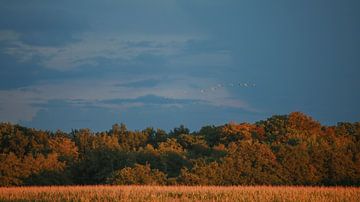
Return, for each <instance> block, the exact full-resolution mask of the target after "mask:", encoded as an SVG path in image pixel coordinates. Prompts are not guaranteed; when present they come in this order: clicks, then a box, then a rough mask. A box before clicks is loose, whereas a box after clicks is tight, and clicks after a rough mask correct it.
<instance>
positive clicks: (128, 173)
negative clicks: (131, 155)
mask: <svg viewBox="0 0 360 202" xmlns="http://www.w3.org/2000/svg"><path fill="white" fill-rule="evenodd" d="M107 182H108V183H110V184H113V185H131V184H138V185H144V184H145V185H164V184H165V183H166V175H165V174H164V173H163V172H160V171H159V170H157V169H153V170H152V169H151V168H150V165H149V164H146V165H140V164H135V166H134V167H126V168H123V169H120V170H117V171H115V172H114V173H113V174H112V176H111V177H110V178H108V180H107Z"/></svg>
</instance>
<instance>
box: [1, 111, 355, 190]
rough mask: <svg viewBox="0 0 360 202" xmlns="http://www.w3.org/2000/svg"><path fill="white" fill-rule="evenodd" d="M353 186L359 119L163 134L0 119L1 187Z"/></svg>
mask: <svg viewBox="0 0 360 202" xmlns="http://www.w3.org/2000/svg"><path fill="white" fill-rule="evenodd" d="M71 184H76V185H93V184H116V185H129V184H148V185H226V186H231V185H343V186H359V185H360V122H355V123H338V124H337V125H336V126H322V125H321V124H320V123H319V122H317V121H315V120H313V119H312V118H311V117H309V116H307V115H304V114H302V113H300V112H294V113H291V114H289V115H280V116H278V115H277V116H272V117H270V118H268V119H267V120H264V121H259V122H256V123H254V124H250V123H240V124H238V123H234V122H232V123H229V124H225V125H222V126H204V127H203V128H201V129H200V130H199V131H196V132H192V133H190V131H189V129H187V128H186V127H184V126H180V127H177V128H174V129H173V130H172V131H170V132H169V133H167V132H165V131H163V130H161V129H157V130H155V129H153V128H146V129H144V130H142V131H131V130H128V129H127V128H126V126H125V125H124V124H120V125H119V124H115V125H113V127H112V129H110V130H109V131H104V132H98V133H94V132H92V131H91V130H90V129H80V130H73V131H72V132H71V133H64V132H62V131H56V132H51V131H41V130H35V129H31V128H26V127H22V126H19V125H12V124H9V123H2V124H0V186H18V185H71Z"/></svg>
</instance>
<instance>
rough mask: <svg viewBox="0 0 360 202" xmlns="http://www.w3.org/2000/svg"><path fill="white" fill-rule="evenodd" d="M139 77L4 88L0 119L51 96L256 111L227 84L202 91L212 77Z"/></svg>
mask: <svg viewBox="0 0 360 202" xmlns="http://www.w3.org/2000/svg"><path fill="white" fill-rule="evenodd" d="M161 78H162V77H159V78H157V79H156V78H151V79H153V80H159V79H161ZM140 80H141V79H140ZM138 81H139V79H138V80H129V81H128V85H126V82H125V83H123V85H120V86H119V85H118V84H119V83H118V80H117V79H110V78H109V79H108V80H106V79H98V80H96V79H95V80H94V79H92V80H87V79H83V80H79V79H73V80H68V81H67V82H64V83H60V82H55V83H41V84H35V85H32V86H29V87H25V88H19V89H16V90H3V91H0V106H3V109H2V113H0V120H13V121H16V120H31V119H32V118H33V117H34V116H36V113H37V112H38V111H39V110H40V109H46V108H47V107H54V106H55V105H54V106H48V105H47V104H46V103H48V102H49V101H51V100H64V101H66V102H67V105H71V106H76V107H78V108H80V109H81V108H84V109H86V108H94V107H97V108H106V109H113V110H124V109H127V108H132V107H146V106H149V105H157V106H164V107H169V106H176V107H186V106H188V105H193V104H196V105H208V106H213V107H227V108H236V109H243V110H247V111H254V110H253V108H252V107H251V106H250V105H248V104H247V103H246V102H244V101H242V100H239V99H235V98H233V97H232V96H231V93H230V92H229V91H228V89H226V88H221V89H218V90H216V91H213V92H212V91H211V92H209V93H204V94H203V93H201V92H200V90H201V88H202V87H205V86H211V85H214V84H216V81H214V80H211V79H202V78H197V77H182V76H178V77H172V78H168V79H167V80H164V82H159V83H157V85H145V86H142V85H137V84H136V82H138ZM142 81H149V78H146V77H145V78H144V79H142ZM134 83H135V84H136V85H137V86H136V85H135V86H136V88H134V86H133V84H134ZM55 103H56V102H55ZM18 109H23V110H18ZM15 112H19V113H15ZM10 115H11V118H9V117H10Z"/></svg>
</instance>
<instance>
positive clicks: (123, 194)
mask: <svg viewBox="0 0 360 202" xmlns="http://www.w3.org/2000/svg"><path fill="white" fill-rule="evenodd" d="M0 201H172V202H175V201H289V202H290V201H324V202H325V201H326V202H327V201H360V188H344V187H270V186H236V187H235V186H234V187H215V186H194V187H192V186H67V187H66V186H52V187H9V188H0Z"/></svg>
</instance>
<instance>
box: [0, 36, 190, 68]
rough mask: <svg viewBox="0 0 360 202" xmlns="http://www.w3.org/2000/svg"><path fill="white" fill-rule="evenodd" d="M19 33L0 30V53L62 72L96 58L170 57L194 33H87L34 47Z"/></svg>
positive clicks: (88, 63)
mask: <svg viewBox="0 0 360 202" xmlns="http://www.w3.org/2000/svg"><path fill="white" fill-rule="evenodd" d="M19 37H20V35H19V34H16V33H14V32H10V31H3V32H0V40H3V41H7V42H8V43H9V44H11V46H8V47H5V48H4V50H3V51H4V52H5V53H7V54H10V55H13V56H16V57H17V58H18V59H19V61H22V62H26V61H29V60H31V59H32V58H35V57H36V58H37V59H39V60H40V64H41V65H42V66H44V67H46V68H49V69H56V70H60V71H66V70H69V69H73V68H76V67H79V66H82V65H96V64H97V60H98V59H99V58H105V59H110V60H125V61H131V60H132V59H134V58H136V57H137V56H139V55H141V54H152V55H155V56H165V57H166V56H171V55H177V54H180V52H181V49H182V48H183V46H184V44H185V43H186V42H187V41H188V40H193V39H196V36H176V35H174V36H161V35H156V36H155V35H154V36H148V35H146V36H139V35H118V34H105V35H104V33H101V34H96V33H87V34H82V35H80V36H77V37H76V38H79V39H80V40H79V41H76V42H73V43H71V44H67V45H65V46H59V47H57V46H54V47H49V46H35V45H28V44H25V43H23V42H21V41H20V40H19Z"/></svg>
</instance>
